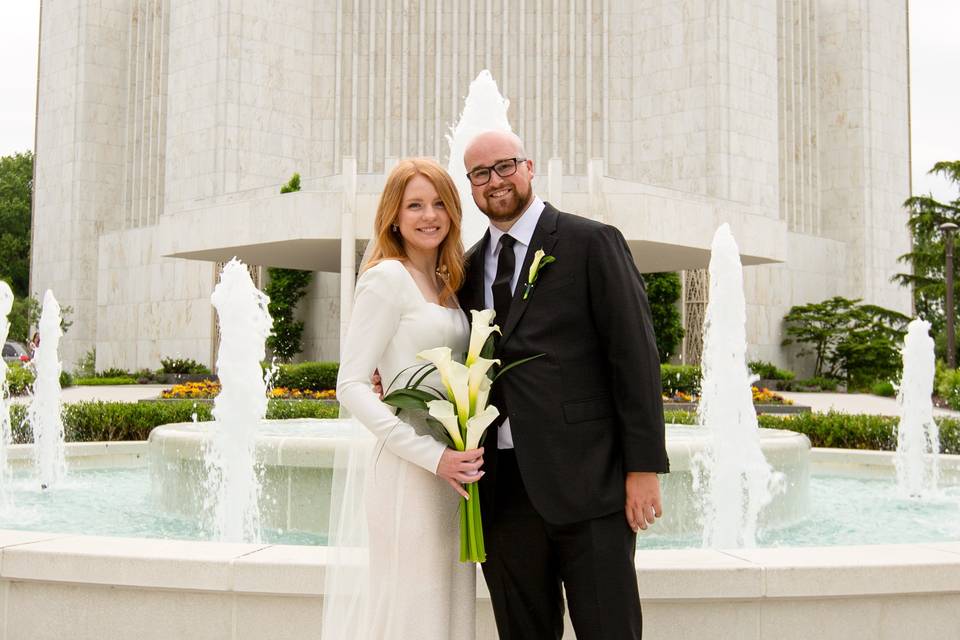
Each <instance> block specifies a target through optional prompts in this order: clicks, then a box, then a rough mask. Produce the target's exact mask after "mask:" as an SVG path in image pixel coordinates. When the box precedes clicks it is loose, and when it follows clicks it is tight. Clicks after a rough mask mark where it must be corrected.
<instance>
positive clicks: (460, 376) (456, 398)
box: [446, 361, 470, 429]
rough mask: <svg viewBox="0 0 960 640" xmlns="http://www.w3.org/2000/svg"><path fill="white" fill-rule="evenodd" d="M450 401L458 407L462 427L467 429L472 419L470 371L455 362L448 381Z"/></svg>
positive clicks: (452, 364)
mask: <svg viewBox="0 0 960 640" xmlns="http://www.w3.org/2000/svg"><path fill="white" fill-rule="evenodd" d="M446 385H447V389H448V390H449V391H450V399H451V400H453V404H454V405H456V407H457V416H458V417H459V418H460V427H461V428H464V429H465V428H466V426H467V418H469V417H470V370H469V369H467V367H466V366H465V365H462V364H460V363H459V362H456V361H453V362H451V363H450V377H449V378H448V379H447V381H446Z"/></svg>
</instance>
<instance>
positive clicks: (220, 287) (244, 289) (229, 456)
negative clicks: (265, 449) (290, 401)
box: [204, 258, 273, 542]
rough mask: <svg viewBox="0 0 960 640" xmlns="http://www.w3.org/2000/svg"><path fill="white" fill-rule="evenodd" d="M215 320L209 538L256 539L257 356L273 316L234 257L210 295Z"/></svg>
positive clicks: (261, 385) (261, 407) (260, 405)
mask: <svg viewBox="0 0 960 640" xmlns="http://www.w3.org/2000/svg"><path fill="white" fill-rule="evenodd" d="M211 301H212V302H213V306H214V307H216V309H217V316H218V318H219V322H220V335H221V340H220V350H219V352H218V354H217V374H218V375H219V377H220V383H221V391H220V395H218V396H217V398H216V400H215V401H214V408H213V417H214V420H215V422H214V423H213V424H211V425H210V430H211V438H210V440H209V441H208V443H207V450H206V452H205V456H204V459H205V465H206V469H207V478H208V480H207V489H208V491H207V496H208V500H209V503H208V504H207V505H206V506H207V510H208V511H210V512H212V515H213V528H214V538H215V539H217V540H222V541H224V542H255V541H258V540H259V538H260V512H259V508H258V506H259V505H258V503H259V498H260V480H259V478H258V477H257V469H256V463H255V462H256V461H255V453H256V437H257V429H258V427H259V425H260V423H261V421H262V420H263V419H264V416H265V415H266V412H267V385H266V382H265V381H264V373H263V369H262V368H261V366H260V362H261V361H263V359H264V358H265V356H266V348H265V342H266V339H267V336H268V335H269V334H270V330H271V327H272V326H273V320H272V319H271V318H270V314H269V313H268V312H267V303H268V302H269V299H268V298H267V296H265V295H264V294H263V293H262V292H261V291H259V290H258V289H257V288H256V287H255V286H254V284H253V281H252V280H251V279H250V273H249V272H248V271H247V267H246V266H245V265H244V264H243V263H242V262H240V261H239V260H237V259H236V258H234V259H233V260H231V261H230V262H228V263H227V264H226V265H225V266H224V268H223V271H222V272H221V274H220V282H219V284H217V286H216V288H215V289H214V291H213V295H212V296H211Z"/></svg>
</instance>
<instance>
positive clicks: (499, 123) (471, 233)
mask: <svg viewBox="0 0 960 640" xmlns="http://www.w3.org/2000/svg"><path fill="white" fill-rule="evenodd" d="M509 107H510V101H509V100H507V99H506V98H504V97H503V96H502V95H501V94H500V90H499V89H498V88H497V83H496V81H495V80H494V79H493V75H491V73H490V72H489V71H488V70H486V69H484V70H483V71H481V72H480V73H479V74H478V75H477V77H476V79H475V80H474V81H473V82H471V83H470V91H469V93H468V94H467V98H466V100H465V101H464V105H463V113H462V114H461V115H460V120H459V121H457V124H456V125H455V126H454V127H452V128H451V129H450V134H451V135H448V136H447V142H448V143H449V145H450V162H449V163H448V165H447V171H448V172H449V173H450V175H451V176H452V177H453V182H454V184H456V185H457V191H458V192H459V193H460V205H461V207H463V225H462V227H461V232H460V235H461V236H462V237H463V246H465V247H471V246H473V244H474V243H476V242H477V241H478V240H480V238H482V237H483V234H484V232H485V231H486V230H487V224H488V223H487V217H486V216H485V215H483V214H482V213H481V212H480V209H478V208H477V205H476V203H475V202H474V201H473V192H472V191H471V188H470V181H469V180H468V179H467V170H466V168H465V167H464V165H463V152H464V150H466V148H467V144H468V143H469V142H470V140H471V139H472V138H473V137H474V136H475V135H477V134H478V133H482V132H484V131H490V130H492V129H496V130H501V131H510V132H512V131H513V128H511V127H510V122H509V120H507V109H508V108H509Z"/></svg>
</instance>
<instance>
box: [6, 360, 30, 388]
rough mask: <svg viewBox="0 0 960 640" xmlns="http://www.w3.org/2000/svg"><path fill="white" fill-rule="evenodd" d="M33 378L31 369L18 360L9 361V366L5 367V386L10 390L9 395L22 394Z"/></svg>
mask: <svg viewBox="0 0 960 640" xmlns="http://www.w3.org/2000/svg"><path fill="white" fill-rule="evenodd" d="M34 378H35V376H34V375H33V371H32V370H30V368H29V367H25V366H23V365H22V364H20V363H19V362H12V363H10V368H9V369H7V387H8V388H9V390H10V395H13V396H22V395H23V394H25V393H27V391H29V389H30V385H32V384H33V380H34Z"/></svg>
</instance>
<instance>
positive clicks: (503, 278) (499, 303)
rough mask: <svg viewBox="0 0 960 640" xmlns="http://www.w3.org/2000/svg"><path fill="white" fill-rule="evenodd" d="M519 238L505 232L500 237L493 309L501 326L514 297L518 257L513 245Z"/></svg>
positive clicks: (494, 281)
mask: <svg viewBox="0 0 960 640" xmlns="http://www.w3.org/2000/svg"><path fill="white" fill-rule="evenodd" d="M516 242H517V240H516V238H514V237H513V236H509V235H507V234H504V235H502V236H501V237H500V257H499V258H497V277H496V278H494V280H493V286H492V287H491V288H492V289H493V310H494V311H496V313H497V317H496V320H495V322H496V323H497V324H499V325H500V327H501V328H503V326H504V325H505V324H506V323H507V314H508V313H510V301H511V300H512V299H513V290H512V289H511V288H510V281H511V280H513V272H514V269H515V268H516V265H517V258H516V256H514V254H513V245H514V244H516Z"/></svg>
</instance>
